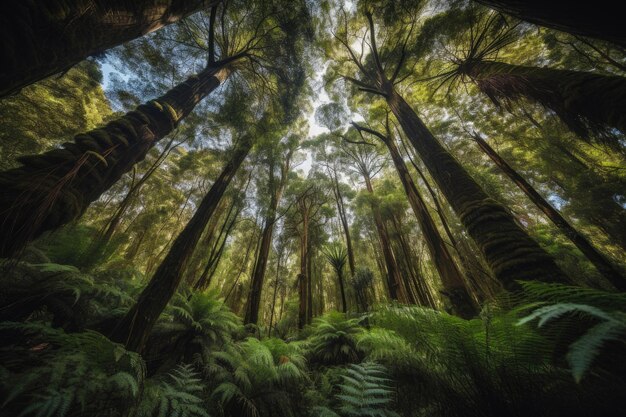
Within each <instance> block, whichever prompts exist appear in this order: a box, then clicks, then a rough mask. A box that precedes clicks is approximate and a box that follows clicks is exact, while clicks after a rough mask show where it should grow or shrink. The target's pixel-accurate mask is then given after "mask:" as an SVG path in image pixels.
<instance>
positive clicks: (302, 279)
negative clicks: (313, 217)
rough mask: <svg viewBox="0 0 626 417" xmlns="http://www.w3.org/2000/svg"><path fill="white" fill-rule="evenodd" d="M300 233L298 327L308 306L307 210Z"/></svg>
mask: <svg viewBox="0 0 626 417" xmlns="http://www.w3.org/2000/svg"><path fill="white" fill-rule="evenodd" d="M303 214H304V216H303V220H302V235H301V236H300V273H299V274H298V300H299V304H298V329H302V328H303V327H304V325H305V324H306V323H307V307H308V305H307V304H308V299H309V297H308V279H307V259H308V256H309V219H308V217H307V212H306V211H305V212H303Z"/></svg>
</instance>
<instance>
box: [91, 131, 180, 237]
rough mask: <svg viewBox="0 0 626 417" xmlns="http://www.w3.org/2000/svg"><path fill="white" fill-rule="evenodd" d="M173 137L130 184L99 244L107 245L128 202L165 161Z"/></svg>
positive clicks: (126, 208)
mask: <svg viewBox="0 0 626 417" xmlns="http://www.w3.org/2000/svg"><path fill="white" fill-rule="evenodd" d="M174 139H175V137H172V139H170V141H169V142H168V143H167V145H165V147H164V148H163V151H161V153H160V154H159V156H158V157H157V158H156V160H155V161H154V163H153V164H152V165H151V166H150V168H148V170H147V171H146V172H145V173H144V174H143V175H142V176H141V178H140V179H139V181H137V182H136V183H135V184H132V185H131V187H130V188H129V189H128V193H126V196H125V197H124V199H123V200H122V202H121V203H120V204H119V206H118V207H117V209H116V210H115V213H114V214H113V216H112V217H111V219H110V220H109V222H108V223H107V224H106V226H105V230H104V232H103V233H102V235H101V238H100V239H99V240H100V242H99V244H100V245H107V244H108V243H109V242H110V241H111V238H112V237H113V234H114V233H115V231H116V230H117V226H119V224H120V222H121V221H122V218H123V217H124V214H125V213H126V210H128V207H130V204H131V202H132V201H133V199H134V198H135V195H136V194H137V193H138V192H139V190H140V189H141V187H142V186H143V185H144V184H145V183H146V181H148V180H149V179H150V177H151V176H152V174H154V173H155V172H156V170H157V169H158V168H159V166H161V164H162V163H163V161H165V158H166V157H167V155H169V153H170V151H171V149H172V145H173V144H174Z"/></svg>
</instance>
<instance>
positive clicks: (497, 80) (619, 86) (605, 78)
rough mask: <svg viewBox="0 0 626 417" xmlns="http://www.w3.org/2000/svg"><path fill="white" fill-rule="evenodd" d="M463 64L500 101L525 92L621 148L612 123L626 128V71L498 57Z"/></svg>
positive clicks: (581, 132) (580, 129)
mask: <svg viewBox="0 0 626 417" xmlns="http://www.w3.org/2000/svg"><path fill="white" fill-rule="evenodd" d="M460 70H461V72H462V73H463V74H465V75H467V76H469V77H470V78H471V79H472V80H473V81H474V82H475V83H476V85H477V86H478V88H479V89H480V90H481V91H482V92H483V93H484V94H486V95H487V96H488V97H489V98H490V99H491V100H492V101H493V102H494V103H495V104H496V105H500V103H501V102H504V103H505V104H506V103H508V102H510V101H514V100H517V99H520V98H526V99H528V100H531V101H534V102H536V103H539V104H541V105H542V106H544V107H546V108H548V109H550V110H552V111H554V112H555V113H556V115H557V116H558V117H559V118H560V119H561V120H562V121H563V122H564V123H565V124H566V125H567V126H568V127H569V128H570V130H572V131H573V132H574V133H576V134H577V135H578V136H580V137H581V138H583V139H586V140H589V139H590V138H591V136H597V137H598V138H597V139H598V140H600V141H602V143H605V144H606V145H608V146H611V147H613V148H616V149H623V145H622V144H620V143H619V141H618V139H617V138H616V136H615V135H614V134H613V133H612V129H618V130H620V131H621V132H622V133H626V78H624V77H619V76H615V75H603V74H596V73H591V72H583V71H571V70H563V69H554V68H543V67H527V66H522V65H511V64H505V63H502V62H496V61H478V62H471V61H470V62H467V63H465V64H463V65H461V67H460ZM593 139H594V140H595V139H596V138H595V137H594V138H593Z"/></svg>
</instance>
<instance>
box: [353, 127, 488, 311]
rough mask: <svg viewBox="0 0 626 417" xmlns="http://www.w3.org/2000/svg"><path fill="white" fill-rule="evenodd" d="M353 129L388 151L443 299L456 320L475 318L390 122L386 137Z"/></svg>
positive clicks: (457, 273)
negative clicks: (438, 278)
mask: <svg viewBox="0 0 626 417" xmlns="http://www.w3.org/2000/svg"><path fill="white" fill-rule="evenodd" d="M352 126H354V128H355V129H357V131H359V132H366V133H369V134H371V135H373V136H375V137H376V138H378V139H379V140H380V141H381V142H383V143H384V144H385V146H386V147H387V149H388V150H389V154H390V155H391V159H392V160H393V164H394V166H395V168H396V171H397V172H398V176H399V177H400V181H401V182H402V186H403V187H404V191H405V193H406V195H407V198H408V200H409V203H410V204H411V208H412V209H413V213H414V214H415V217H416V218H417V221H418V223H419V226H420V231H421V233H422V235H423V236H424V240H425V241H426V246H427V247H428V251H429V253H430V257H431V259H432V261H433V263H434V264H435V268H437V272H439V276H440V278H441V282H442V284H443V288H444V291H443V293H444V295H445V296H446V297H447V298H448V300H449V301H450V304H451V305H452V308H453V310H454V312H455V313H456V314H458V315H459V316H461V317H464V318H470V317H472V316H474V315H476V313H477V311H476V307H475V306H474V305H473V302H472V298H471V296H470V294H469V292H468V290H467V287H466V285H465V279H464V278H463V275H462V274H461V271H460V270H459V268H458V267H457V265H456V263H455V262H454V259H453V258H452V255H451V254H450V252H449V251H448V247H447V244H446V243H445V242H444V240H443V239H442V238H441V235H440V234H439V231H438V230H437V226H436V225H435V222H434V220H433V218H432V217H431V215H430V213H429V211H428V208H427V206H426V203H425V202H424V199H423V198H422V196H421V194H420V192H419V191H418V189H417V186H416V185H415V183H414V182H413V179H412V178H411V175H410V174H409V170H408V168H407V166H406V164H405V163H404V159H403V158H402V155H400V151H399V150H398V148H397V146H396V142H395V139H394V137H393V136H392V134H391V130H390V129H389V120H387V122H386V123H385V127H386V129H385V132H386V134H382V133H380V132H378V131H376V130H374V129H371V128H368V127H365V126H361V125H359V124H357V123H352Z"/></svg>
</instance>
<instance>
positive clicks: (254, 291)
mask: <svg viewBox="0 0 626 417" xmlns="http://www.w3.org/2000/svg"><path fill="white" fill-rule="evenodd" d="M295 142H296V141H294V140H292V141H291V143H292V145H291V146H288V148H287V150H286V152H285V154H282V155H277V154H276V149H271V150H270V151H269V152H270V155H269V157H268V164H269V179H268V193H269V195H270V202H269V207H268V210H267V214H266V216H265V220H264V225H263V233H262V234H261V245H260V247H259V251H258V253H257V257H256V261H255V264H254V271H253V273H252V278H251V284H250V292H249V294H248V301H247V303H246V314H245V317H244V323H253V324H256V323H257V321H258V319H259V307H260V305H261V292H262V290H263V282H264V279H265V270H266V269H267V259H268V257H269V253H270V248H271V245H272V235H273V232H274V225H275V223H276V217H277V210H278V205H279V204H280V200H281V197H282V194H283V190H284V188H285V184H286V182H287V177H288V175H289V170H290V168H291V157H292V155H293V152H294V146H293V143H295ZM278 159H280V160H278ZM276 165H279V166H280V174H279V178H278V179H277V178H276V174H275V172H274V171H275V169H276Z"/></svg>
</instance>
